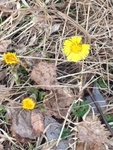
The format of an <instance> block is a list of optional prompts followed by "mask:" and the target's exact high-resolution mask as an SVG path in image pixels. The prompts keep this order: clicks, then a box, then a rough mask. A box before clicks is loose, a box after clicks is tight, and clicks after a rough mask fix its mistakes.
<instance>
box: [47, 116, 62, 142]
mask: <svg viewBox="0 0 113 150" xmlns="http://www.w3.org/2000/svg"><path fill="white" fill-rule="evenodd" d="M44 124H45V127H47V130H46V136H47V139H48V140H49V141H51V140H53V139H58V137H59V135H60V131H61V127H62V126H61V125H60V124H59V123H58V122H57V121H56V120H55V119H53V118H52V117H49V116H46V117H45V119H44Z"/></svg>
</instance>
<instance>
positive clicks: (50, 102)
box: [43, 88, 75, 117]
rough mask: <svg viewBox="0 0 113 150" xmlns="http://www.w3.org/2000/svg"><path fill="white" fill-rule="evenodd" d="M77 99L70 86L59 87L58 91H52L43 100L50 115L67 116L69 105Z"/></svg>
mask: <svg viewBox="0 0 113 150" xmlns="http://www.w3.org/2000/svg"><path fill="white" fill-rule="evenodd" d="M74 100H75V95H74V94H73V93H72V91H71V90H70V89H69V88H59V89H58V90H56V92H50V93H49V94H48V95H46V96H45V98H44V100H43V102H44V104H45V107H46V109H47V111H46V113H47V114H48V115H54V116H56V117H62V116H66V114H67V111H68V109H69V106H70V105H71V104H72V102H73V101H74Z"/></svg>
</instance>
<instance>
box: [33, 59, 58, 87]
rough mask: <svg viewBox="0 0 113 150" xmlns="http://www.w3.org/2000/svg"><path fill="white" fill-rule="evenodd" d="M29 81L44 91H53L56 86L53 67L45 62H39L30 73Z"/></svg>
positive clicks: (54, 68)
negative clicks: (32, 81)
mask: <svg viewBox="0 0 113 150" xmlns="http://www.w3.org/2000/svg"><path fill="white" fill-rule="evenodd" d="M31 79H32V80H34V81H35V82H36V83H37V84H38V85H39V86H38V87H39V88H42V89H46V90H53V89H55V85H56V84H58V83H57V79H56V67H55V65H54V64H52V63H49V62H45V61H43V62H39V63H38V64H36V65H35V66H34V68H33V70H32V72H31Z"/></svg>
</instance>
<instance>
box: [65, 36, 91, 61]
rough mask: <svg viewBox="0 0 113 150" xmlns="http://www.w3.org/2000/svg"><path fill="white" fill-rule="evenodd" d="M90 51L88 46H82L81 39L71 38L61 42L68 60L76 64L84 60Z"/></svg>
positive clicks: (77, 37) (78, 37)
mask: <svg viewBox="0 0 113 150" xmlns="http://www.w3.org/2000/svg"><path fill="white" fill-rule="evenodd" d="M89 50H90V45H89V44H82V37H80V36H73V37H71V38H69V39H68V40H65V41H64V42H63V52H64V54H65V55H66V56H67V59H68V60H71V61H74V62H77V61H80V60H83V59H85V58H86V57H87V56H88V54H89Z"/></svg>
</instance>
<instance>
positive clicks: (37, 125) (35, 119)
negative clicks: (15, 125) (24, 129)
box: [31, 110, 44, 133]
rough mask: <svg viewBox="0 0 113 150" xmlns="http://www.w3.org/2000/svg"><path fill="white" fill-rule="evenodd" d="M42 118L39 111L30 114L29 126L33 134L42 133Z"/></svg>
mask: <svg viewBox="0 0 113 150" xmlns="http://www.w3.org/2000/svg"><path fill="white" fill-rule="evenodd" d="M43 119H44V117H43V115H42V114H41V113H39V111H37V110H33V111H32V112H31V125H32V127H33V129H34V130H35V132H37V133H43V131H44V120H43Z"/></svg>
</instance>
